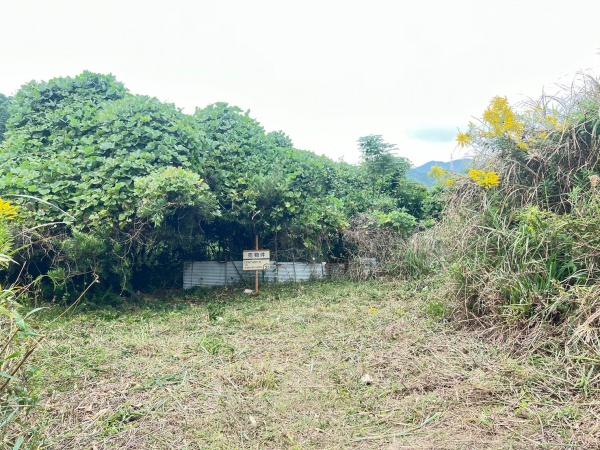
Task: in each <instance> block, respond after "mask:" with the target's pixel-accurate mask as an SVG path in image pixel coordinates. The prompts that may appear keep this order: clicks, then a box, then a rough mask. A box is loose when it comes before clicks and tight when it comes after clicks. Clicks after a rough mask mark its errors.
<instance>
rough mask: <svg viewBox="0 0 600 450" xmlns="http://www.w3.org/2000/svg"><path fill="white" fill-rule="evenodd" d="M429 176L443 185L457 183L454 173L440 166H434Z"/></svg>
mask: <svg viewBox="0 0 600 450" xmlns="http://www.w3.org/2000/svg"><path fill="white" fill-rule="evenodd" d="M429 176H430V177H431V178H433V179H434V180H435V181H437V182H438V183H439V184H441V185H442V186H446V187H452V186H454V185H455V184H456V178H455V177H454V175H453V174H452V173H451V172H449V171H447V170H446V169H444V168H442V167H440V166H433V167H432V168H431V170H430V171H429Z"/></svg>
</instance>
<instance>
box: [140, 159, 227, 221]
mask: <svg viewBox="0 0 600 450" xmlns="http://www.w3.org/2000/svg"><path fill="white" fill-rule="evenodd" d="M135 193H136V195H137V198H138V199H139V200H138V202H139V203H138V207H137V208H138V216H139V217H141V218H142V219H149V220H150V221H151V222H152V224H153V225H154V226H160V225H162V224H163V222H164V220H165V217H166V216H167V215H172V214H174V213H176V212H177V211H181V210H182V209H188V210H192V209H193V210H194V211H195V212H196V213H197V214H198V215H199V216H200V217H201V218H203V219H204V220H209V219H211V218H212V217H213V216H215V215H216V214H218V212H219V210H218V207H217V202H216V199H215V197H214V195H213V194H212V193H211V192H210V190H209V187H208V185H207V184H206V183H204V181H203V180H202V179H201V178H200V176H199V175H198V174H196V173H194V172H191V171H189V170H186V169H182V168H178V167H167V168H165V169H160V170H159V171H157V172H153V173H151V174H150V175H146V176H145V177H141V178H137V179H136V180H135Z"/></svg>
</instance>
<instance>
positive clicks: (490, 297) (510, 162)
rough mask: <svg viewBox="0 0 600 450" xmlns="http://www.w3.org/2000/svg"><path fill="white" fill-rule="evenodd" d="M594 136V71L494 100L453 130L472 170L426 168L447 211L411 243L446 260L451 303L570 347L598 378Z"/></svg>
mask: <svg viewBox="0 0 600 450" xmlns="http://www.w3.org/2000/svg"><path fill="white" fill-rule="evenodd" d="M599 134H600V84H599V83H598V81H597V80H595V79H593V78H590V77H581V78H580V79H578V80H577V81H576V82H575V83H574V84H573V86H571V87H570V88H569V89H563V90H562V92H561V94H560V95H557V96H552V97H551V96H543V97H541V98H540V99H538V100H535V101H529V102H527V103H524V104H523V105H520V107H519V108H514V109H513V107H512V106H511V105H510V104H509V103H508V101H507V99H506V98H503V97H496V98H494V99H493V100H492V101H491V102H490V105H489V107H488V109H487V110H486V111H485V112H484V114H483V117H482V118H481V120H480V121H478V122H477V123H472V124H470V127H469V129H468V131H465V132H462V133H460V134H459V136H458V137H457V142H458V144H459V145H461V146H470V147H472V148H473V149H474V151H475V153H476V159H475V165H474V168H473V169H472V170H470V171H469V172H468V174H467V175H465V176H457V175H451V174H439V173H437V172H436V173H435V174H434V175H436V176H438V177H442V178H444V182H445V185H446V189H447V195H448V204H447V207H446V210H445V212H444V214H443V217H442V219H441V221H440V222H439V223H438V224H437V225H436V226H435V227H434V228H432V229H430V230H428V231H426V232H425V234H423V233H421V234H417V235H416V236H415V237H413V239H412V240H411V244H410V245H412V246H413V247H416V248H418V249H420V252H421V254H422V257H421V258H420V259H421V260H422V259H430V260H432V261H435V262H432V263H430V265H431V264H437V267H439V268H442V267H445V268H447V273H448V275H449V277H450V279H451V280H452V282H451V286H452V297H453V298H454V299H455V300H456V305H457V308H456V309H457V311H460V312H461V313H462V314H464V315H466V316H468V317H469V318H476V319H477V320H478V321H479V322H481V323H483V324H484V325H487V326H488V327H490V328H493V329H495V330H504V331H513V332H515V333H517V334H518V335H519V337H520V338H521V339H520V340H519V342H521V343H526V344H528V345H529V346H531V347H532V348H536V349H540V350H546V351H552V352H554V351H556V350H560V351H561V352H563V353H564V354H570V355H578V356H577V357H578V358H579V360H580V361H586V368H585V370H586V371H587V372H586V373H587V374H588V376H589V377H591V380H590V381H595V382H599V380H600V378H599V377H600V375H599V374H598V372H597V369H598V367H599V364H600V299H599V295H600V161H599V158H600V139H599ZM432 236H435V245H433V246H432V245H431V240H432ZM423 242H426V243H427V244H426V245H424V244H423ZM411 251H412V252H413V253H414V250H411ZM408 267H412V268H413V269H414V268H415V267H417V265H415V264H414V262H413V263H412V264H410V265H408ZM417 268H418V267H417ZM503 334H504V335H505V336H506V335H508V334H506V333H503ZM582 355H583V356H582ZM582 358H583V359H582ZM594 377H595V378H594Z"/></svg>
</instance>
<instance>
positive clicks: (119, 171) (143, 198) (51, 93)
mask: <svg viewBox="0 0 600 450" xmlns="http://www.w3.org/2000/svg"><path fill="white" fill-rule="evenodd" d="M5 137H6V139H5V141H4V142H3V143H2V144H1V145H0V167H1V168H2V170H1V171H0V191H2V192H6V193H9V194H13V195H14V194H16V195H17V197H15V198H16V201H17V202H20V203H21V204H22V206H23V214H22V215H23V217H24V219H25V220H26V221H28V222H29V223H35V224H39V223H45V222H53V223H56V226H54V227H53V228H49V229H48V231H47V234H48V235H52V234H53V235H56V236H57V237H58V238H59V241H63V242H62V244H60V245H53V246H51V248H49V249H47V248H44V249H39V251H38V252H34V253H33V254H34V255H40V256H39V258H41V260H40V261H37V262H36V266H38V267H40V271H41V272H44V271H48V270H51V272H50V274H52V277H51V283H49V285H52V286H54V289H59V288H60V289H63V288H64V287H65V286H67V285H69V282H63V281H60V280H63V278H65V277H66V278H69V277H70V276H76V277H79V278H80V280H79V281H77V282H76V283H75V284H76V285H77V286H78V287H79V288H81V287H82V286H83V285H84V284H85V283H84V281H85V282H89V281H90V280H92V279H93V278H90V277H93V276H95V275H98V276H100V281H101V282H103V283H104V284H106V285H107V286H112V287H115V288H118V289H120V290H125V291H131V290H132V289H135V288H138V287H139V286H141V285H143V286H145V287H148V286H149V285H150V283H151V280H153V281H158V282H159V285H161V286H163V285H165V286H166V285H168V284H169V283H171V282H172V280H169V281H168V282H167V277H166V274H176V273H177V272H178V270H179V268H180V265H181V263H182V261H183V260H184V259H188V258H194V259H214V258H218V259H227V258H236V257H238V256H239V254H240V252H241V250H243V249H244V248H247V247H248V246H249V245H253V243H254V236H255V235H256V234H258V235H260V237H261V242H263V243H264V244H263V245H266V246H269V247H271V248H273V249H274V250H279V251H280V252H281V253H280V254H282V255H286V256H287V257H293V258H296V259H305V260H312V259H313V258H314V259H317V258H318V259H320V260H321V259H328V258H330V257H340V256H343V255H344V254H345V252H346V250H345V249H344V248H343V245H342V240H341V233H342V232H343V231H344V230H345V229H346V228H347V227H348V224H349V223H350V222H351V220H352V218H353V217H355V216H357V215H360V214H365V213H366V214H373V213H374V212H375V211H378V212H379V213H381V214H382V215H381V217H380V222H381V226H385V227H388V228H389V229H390V230H395V231H396V232H397V233H400V234H401V235H402V236H407V235H408V234H409V233H410V232H411V231H412V230H413V229H415V227H416V221H418V220H421V219H424V218H426V217H425V216H424V211H425V209H424V205H425V201H426V199H427V195H428V194H427V191H426V190H425V189H424V188H423V187H422V186H420V185H418V184H416V183H413V182H410V181H407V180H406V172H407V170H408V168H409V164H408V162H407V160H405V159H404V158H399V157H397V156H394V155H393V154H392V151H393V150H394V148H395V147H394V146H393V145H391V144H387V143H385V142H384V141H383V138H382V137H381V136H367V137H364V138H361V139H360V141H359V143H360V146H361V149H362V152H363V157H364V163H363V164H361V165H360V166H353V165H350V164H345V163H336V162H333V161H331V160H330V159H328V158H326V157H322V156H317V155H315V154H313V153H310V152H307V151H302V150H297V149H294V148H293V147H292V145H293V143H292V141H291V139H290V138H289V136H287V135H286V134H285V133H283V132H282V131H274V132H270V133H267V132H265V130H264V128H263V127H262V126H261V125H260V124H259V123H258V122H257V121H256V120H254V119H253V118H252V117H251V116H250V115H249V113H248V112H244V111H242V110H241V109H240V108H237V107H235V106H230V105H227V104H226V103H216V104H213V105H209V106H207V107H206V108H203V109H197V110H196V112H195V113H194V114H193V115H191V116H189V115H186V114H183V113H182V112H181V111H180V110H178V109H177V108H176V107H174V106H173V105H170V104H164V103H161V102H159V101H158V100H156V99H154V98H149V97H144V96H138V95H133V94H131V93H129V92H128V91H127V90H126V89H125V87H124V86H123V85H122V84H120V83H119V82H117V81H116V80H115V78H114V77H113V76H111V75H100V74H94V73H89V72H84V73H83V74H81V75H78V76H76V77H73V78H69V77H66V78H56V79H53V80H50V81H48V82H31V83H29V84H27V85H25V86H24V87H23V88H22V89H21V90H20V91H19V92H18V93H17V94H16V95H15V97H14V98H13V99H11V102H10V116H9V118H8V121H7V131H6V135H5ZM31 197H34V198H36V199H38V201H37V202H35V203H33V204H32V203H31V202H29V201H28V199H30V198H31ZM373 217H374V216H373ZM60 224H62V225H60ZM65 224H66V225H65ZM36 257H37V256H36ZM38 263H39V264H38ZM58 269H60V270H58ZM59 275H60V276H59ZM55 294H56V293H55ZM60 296H62V294H60Z"/></svg>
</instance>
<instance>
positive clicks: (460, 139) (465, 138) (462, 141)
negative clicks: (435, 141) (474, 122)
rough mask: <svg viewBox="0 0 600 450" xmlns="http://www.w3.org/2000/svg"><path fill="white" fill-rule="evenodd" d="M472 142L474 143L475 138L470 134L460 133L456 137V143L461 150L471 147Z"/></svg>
mask: <svg viewBox="0 0 600 450" xmlns="http://www.w3.org/2000/svg"><path fill="white" fill-rule="evenodd" d="M471 142H473V137H472V136H471V135H470V134H469V133H458V134H457V135H456V143H457V144H458V146H459V147H461V148H464V147H467V146H468V145H471Z"/></svg>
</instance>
